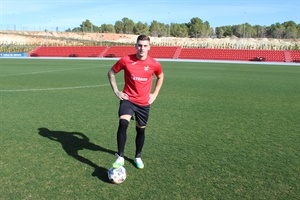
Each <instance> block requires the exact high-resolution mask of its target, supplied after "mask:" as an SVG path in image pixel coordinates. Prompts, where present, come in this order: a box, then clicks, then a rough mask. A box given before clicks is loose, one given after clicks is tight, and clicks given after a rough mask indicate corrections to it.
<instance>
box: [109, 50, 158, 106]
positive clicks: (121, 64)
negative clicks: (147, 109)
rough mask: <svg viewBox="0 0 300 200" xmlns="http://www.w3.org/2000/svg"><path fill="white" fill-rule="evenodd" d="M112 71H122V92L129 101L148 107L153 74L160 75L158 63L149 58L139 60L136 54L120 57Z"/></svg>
mask: <svg viewBox="0 0 300 200" xmlns="http://www.w3.org/2000/svg"><path fill="white" fill-rule="evenodd" d="M112 69H113V70H114V72H115V73H118V72H120V71H121V70H124V79H125V85H124V89H123V92H124V93H125V94H127V95H128V97H129V99H128V100H129V101H131V102H132V103H135V104H138V105H141V106H147V105H149V103H148V101H149V98H150V92H151V89H152V80H153V74H155V75H156V76H159V75H160V74H161V73H162V67H161V64H160V63H159V62H157V61H156V60H155V59H153V58H151V57H149V56H147V59H146V60H139V59H137V58H136V54H132V55H128V56H124V57H122V58H121V59H120V60H118V61H117V62H116V64H114V65H113V67H112Z"/></svg>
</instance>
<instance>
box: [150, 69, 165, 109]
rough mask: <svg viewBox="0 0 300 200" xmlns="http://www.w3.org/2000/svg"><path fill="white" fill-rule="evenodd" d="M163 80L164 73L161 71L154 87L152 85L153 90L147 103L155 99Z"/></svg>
mask: <svg viewBox="0 0 300 200" xmlns="http://www.w3.org/2000/svg"><path fill="white" fill-rule="evenodd" d="M163 82H164V73H163V72H161V73H160V74H159V75H158V76H157V79H156V83H155V87H154V91H153V93H151V94H150V98H149V104H152V103H153V102H154V101H155V99H156V97H157V95H158V93H159V91H160V88H161V86H162V84H163Z"/></svg>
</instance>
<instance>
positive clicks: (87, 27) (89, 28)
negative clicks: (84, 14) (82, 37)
mask: <svg viewBox="0 0 300 200" xmlns="http://www.w3.org/2000/svg"><path fill="white" fill-rule="evenodd" d="M80 27H81V30H82V32H93V27H94V25H93V24H92V23H91V22H90V20H88V19H87V20H85V21H83V22H82V23H81V25H80Z"/></svg>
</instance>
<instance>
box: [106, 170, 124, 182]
mask: <svg viewBox="0 0 300 200" xmlns="http://www.w3.org/2000/svg"><path fill="white" fill-rule="evenodd" d="M107 175H108V179H109V180H110V181H111V182H112V183H115V184H121V183H123V182H124V181H125V179H126V177H127V174H126V169H125V168H124V167H119V168H118V169H115V168H113V167H112V168H110V169H109V170H108V172H107Z"/></svg>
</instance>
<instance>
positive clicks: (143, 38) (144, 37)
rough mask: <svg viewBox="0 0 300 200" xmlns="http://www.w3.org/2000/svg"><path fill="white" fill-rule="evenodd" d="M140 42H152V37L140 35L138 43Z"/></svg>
mask: <svg viewBox="0 0 300 200" xmlns="http://www.w3.org/2000/svg"><path fill="white" fill-rule="evenodd" d="M140 40H148V41H149V42H150V37H149V36H147V35H139V36H138V38H137V39H136V42H138V41H140Z"/></svg>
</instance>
